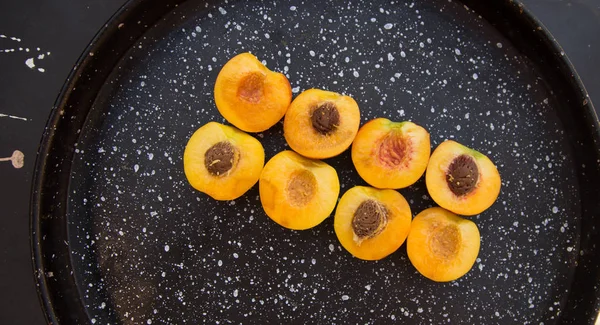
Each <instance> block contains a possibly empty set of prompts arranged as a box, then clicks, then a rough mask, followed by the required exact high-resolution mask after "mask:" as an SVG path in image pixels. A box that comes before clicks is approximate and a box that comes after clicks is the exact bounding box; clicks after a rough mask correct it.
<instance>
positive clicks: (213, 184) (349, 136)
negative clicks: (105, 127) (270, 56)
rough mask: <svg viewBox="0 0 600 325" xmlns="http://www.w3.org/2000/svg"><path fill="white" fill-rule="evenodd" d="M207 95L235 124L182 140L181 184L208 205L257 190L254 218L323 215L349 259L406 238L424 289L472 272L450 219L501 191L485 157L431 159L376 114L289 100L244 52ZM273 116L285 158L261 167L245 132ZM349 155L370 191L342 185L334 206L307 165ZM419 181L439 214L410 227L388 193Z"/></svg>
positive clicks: (400, 204) (304, 97)
mask: <svg viewBox="0 0 600 325" xmlns="http://www.w3.org/2000/svg"><path fill="white" fill-rule="evenodd" d="M214 96H215V104H216V106H217V109H218V111H219V112H220V113H221V115H222V116H223V117H224V118H225V119H226V120H227V121H228V122H229V123H231V124H232V125H233V126H235V127H232V126H227V125H222V124H219V123H216V122H209V123H207V124H205V125H204V126H202V127H200V128H199V129H198V130H197V131H196V132H194V134H193V135H192V136H191V137H190V139H189V140H188V143H187V145H186V148H185V151H184V154H183V164H184V172H185V175H186V178H187V180H188V182H189V183H190V184H191V185H192V187H194V188H195V189H197V190H198V191H200V192H203V193H206V194H207V195H209V196H211V197H212V198H214V199H216V200H233V199H236V198H238V197H240V196H242V195H243V194H244V193H246V192H247V191H248V190H249V189H250V188H252V187H253V186H254V185H255V184H256V183H257V182H258V183H259V194H260V202H261V205H262V207H263V209H264V211H265V213H266V215H267V216H268V217H269V218H270V219H272V220H273V221H274V222H276V223H277V224H279V225H281V226H282V227H285V228H289V229H293V230H305V229H309V228H312V227H315V226H317V225H319V224H320V223H321V222H323V221H324V220H325V219H326V218H327V217H329V216H330V215H331V214H332V212H333V211H334V209H335V214H334V230H335V234H336V236H337V238H338V240H339V242H340V244H341V245H342V247H344V249H346V250H347V251H348V252H349V253H350V254H351V255H353V256H354V257H356V258H359V259H363V260H379V259H382V258H385V257H386V256H388V255H390V254H392V253H393V252H395V251H396V250H398V248H400V247H401V246H402V244H403V243H404V242H405V241H406V249H407V253H408V257H409V260H410V262H411V263H412V265H413V266H414V267H415V268H416V269H417V271H418V272H419V273H421V274H422V275H423V276H425V277H426V278H429V279H431V280H433V281H438V282H447V281H453V280H455V279H458V278H460V277H461V276H463V275H465V274H466V273H467V272H468V271H469V270H470V269H471V268H472V266H473V264H474V263H475V260H476V258H477V255H478V254H479V247H480V234H479V230H478V228H477V225H476V224H475V223H474V222H473V221H471V220H468V219H466V218H463V217H460V216H459V215H462V216H473V215H477V214H480V213H482V212H483V211H485V210H486V209H488V208H489V207H490V206H491V205H492V204H493V203H494V202H495V201H496V199H497V197H498V195H499V194H500V186H501V181H500V175H499V174H498V170H497V169H496V166H495V165H494V163H493V162H492V161H491V160H490V159H489V158H487V157H486V156H485V155H483V154H482V153H480V152H478V151H475V150H473V149H470V148H468V147H466V146H464V145H461V144H459V143H458V142H455V141H451V140H447V141H444V142H442V143H441V144H440V145H439V146H438V147H437V148H436V149H435V150H434V151H433V153H431V142H430V135H429V132H428V131H427V130H426V129H425V128H423V127H422V126H419V125H417V124H415V123H412V122H409V121H403V122H395V121H390V120H388V119H385V118H376V119H373V120H371V121H369V122H367V123H365V124H364V125H363V126H362V127H360V109H359V106H358V104H357V103H356V101H355V100H354V99H352V98H351V97H350V96H346V95H342V94H338V93H335V92H331V91H326V90H321V89H309V90H306V91H304V92H302V93H301V94H299V95H298V96H297V97H296V98H295V99H294V100H293V101H292V92H291V87H290V83H289V81H288V79H287V78H286V77H285V75H283V74H281V73H278V72H273V71H270V70H269V69H268V68H266V67H265V66H264V65H263V64H262V63H261V62H260V61H259V60H258V59H257V58H256V57H255V56H253V55H252V54H250V53H242V54H239V55H237V56H235V57H233V58H232V59H230V60H229V61H228V62H227V63H226V64H225V65H224V66H223V68H222V69H221V71H220V72H219V75H218V76H217V79H216V82H215V88H214ZM282 118H283V119H284V121H283V133H284V137H285V140H286V142H287V143H288V145H289V146H290V148H291V149H292V150H285V151H282V152H280V153H278V154H276V155H275V156H273V157H272V158H271V159H270V160H269V161H268V162H267V163H266V164H265V162H264V160H265V153H264V149H263V147H262V145H261V143H260V142H259V141H258V140H257V139H256V138H254V137H252V136H251V135H249V134H247V133H245V132H261V131H264V130H267V129H269V128H270V127H272V126H273V125H275V124H276V123H277V122H278V121H280V120H281V119H282ZM359 127H360V128H359ZM244 131H245V132H244ZM350 147H351V157H352V162H353V165H354V167H355V169H356V171H357V172H358V174H359V175H360V177H361V178H362V179H363V180H364V181H365V182H367V183H368V184H369V185H371V186H370V187H368V186H355V187H352V188H350V189H349V190H347V191H346V192H345V193H344V194H343V195H342V197H341V198H340V199H339V202H338V197H339V194H340V181H339V179H338V173H337V171H336V170H335V169H334V168H333V167H331V166H330V165H328V164H327V163H325V162H323V161H320V160H319V159H326V158H331V157H334V156H337V155H339V154H341V153H342V152H344V151H346V150H347V149H348V148H350ZM423 174H425V183H426V187H427V190H428V192H429V194H430V196H431V198H432V199H433V200H434V201H435V202H436V203H437V204H438V205H439V206H440V207H433V208H429V209H426V210H424V211H421V212H420V213H418V214H417V215H416V216H415V217H414V219H413V218H412V212H411V209H410V206H409V203H408V202H407V201H406V199H405V198H404V197H403V196H402V194H400V193H399V192H398V191H396V190H397V189H401V188H406V187H408V186H411V185H412V184H414V183H415V182H416V181H417V180H419V179H420V178H421V177H422V176H423ZM336 206H337V207H336Z"/></svg>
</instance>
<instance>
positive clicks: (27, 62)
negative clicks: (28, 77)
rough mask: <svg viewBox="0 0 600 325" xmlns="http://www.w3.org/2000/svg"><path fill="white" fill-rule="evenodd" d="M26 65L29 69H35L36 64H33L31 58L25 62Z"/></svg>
mask: <svg viewBox="0 0 600 325" xmlns="http://www.w3.org/2000/svg"><path fill="white" fill-rule="evenodd" d="M25 65H27V66H28V67H29V69H33V68H35V63H34V62H33V58H29V59H27V60H25Z"/></svg>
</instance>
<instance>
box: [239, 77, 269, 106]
mask: <svg viewBox="0 0 600 325" xmlns="http://www.w3.org/2000/svg"><path fill="white" fill-rule="evenodd" d="M264 85H265V76H264V75H263V74H262V73H260V72H251V73H249V74H248V75H246V76H244V77H243V78H242V80H241V82H240V86H239V88H238V97H240V98H241V99H243V100H245V101H247V102H250V103H253V104H256V103H258V102H260V100H261V99H262V97H263V94H264Z"/></svg>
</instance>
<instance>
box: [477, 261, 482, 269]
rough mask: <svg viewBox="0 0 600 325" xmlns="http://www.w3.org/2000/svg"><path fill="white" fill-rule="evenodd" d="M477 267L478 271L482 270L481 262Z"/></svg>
mask: <svg viewBox="0 0 600 325" xmlns="http://www.w3.org/2000/svg"><path fill="white" fill-rule="evenodd" d="M477 267H478V268H479V271H483V264H481V263H480V264H479V265H478V266H477Z"/></svg>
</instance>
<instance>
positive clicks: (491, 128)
mask: <svg viewBox="0 0 600 325" xmlns="http://www.w3.org/2000/svg"><path fill="white" fill-rule="evenodd" d="M490 130H492V131H494V123H490Z"/></svg>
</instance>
